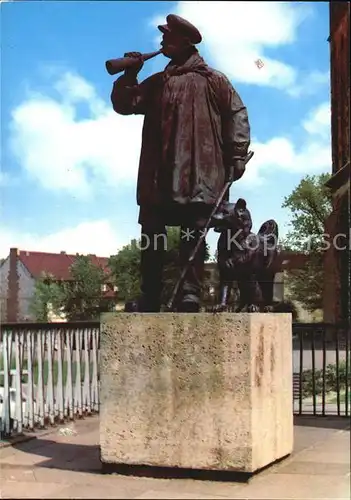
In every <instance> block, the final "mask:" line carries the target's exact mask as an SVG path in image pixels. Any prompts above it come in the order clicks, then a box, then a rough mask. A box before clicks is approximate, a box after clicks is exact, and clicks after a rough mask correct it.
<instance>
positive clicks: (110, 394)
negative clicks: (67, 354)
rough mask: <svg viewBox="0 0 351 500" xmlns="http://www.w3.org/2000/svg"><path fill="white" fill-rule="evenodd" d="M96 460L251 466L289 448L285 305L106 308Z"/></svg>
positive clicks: (290, 406)
mask: <svg viewBox="0 0 351 500" xmlns="http://www.w3.org/2000/svg"><path fill="white" fill-rule="evenodd" d="M100 446H101V461H102V463H105V464H116V465H117V464H128V465H152V466H160V467H181V468H190V469H207V470H222V471H225V470H227V471H229V470H230V471H241V472H247V473H252V472H254V471H256V470H258V469H261V468H262V467H264V466H266V465H268V464H271V463H273V462H274V461H276V460H277V459H280V458H282V457H284V456H286V455H288V454H290V453H291V451H292V449H293V401H292V325H291V315H290V314H268V313H267V314H233V313H232V314H226V313H222V314H210V313H204V314H171V313H164V314H163V313H161V314H140V313H139V314H138V313H136V314H127V313H117V314H116V313H108V314H104V315H103V316H102V322H101V414H100Z"/></svg>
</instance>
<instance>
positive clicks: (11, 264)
mask: <svg viewBox="0 0 351 500" xmlns="http://www.w3.org/2000/svg"><path fill="white" fill-rule="evenodd" d="M76 257H77V256H76V255H68V254H66V253H65V252H61V253H59V254H56V253H45V252H28V251H25V250H18V249H17V248H11V249H10V254H9V256H8V257H7V258H6V259H5V260H4V261H3V262H2V264H1V265H0V318H1V321H3V322H5V321H7V322H21V321H30V320H34V319H35V318H32V316H31V313H30V307H29V306H30V303H31V300H32V297H33V294H34V290H35V282H36V281H37V280H38V279H39V278H41V277H42V276H43V274H49V275H51V276H53V277H54V278H56V279H57V280H58V281H71V279H72V278H71V276H70V266H71V265H72V264H73V262H74V261H75V259H76ZM90 259H91V262H92V263H93V264H94V265H96V266H99V267H101V268H102V269H103V270H104V271H105V273H106V274H107V275H108V274H109V270H108V268H107V263H108V258H107V257H97V256H96V255H90ZM103 287H104V288H103V294H104V298H106V300H111V299H113V298H115V296H116V289H115V287H113V285H111V284H109V283H108V280H107V283H106V284H104V285H103Z"/></svg>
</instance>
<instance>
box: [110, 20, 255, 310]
mask: <svg viewBox="0 0 351 500" xmlns="http://www.w3.org/2000/svg"><path fill="white" fill-rule="evenodd" d="M158 28H159V30H160V31H161V32H162V33H163V38H162V43H161V46H162V53H163V55H165V56H166V57H168V58H169V59H170V60H171V61H170V63H169V64H168V65H167V66H166V68H165V70H164V71H162V72H160V73H156V74H154V75H152V76H150V77H149V78H147V79H146V80H144V81H143V82H142V83H140V84H139V83H138V81H137V74H138V73H139V71H140V70H141V68H142V66H143V62H142V60H141V59H140V60H139V64H138V65H137V66H134V67H132V68H131V69H128V70H126V71H125V73H124V74H123V75H122V76H121V77H120V78H118V80H116V81H115V82H114V85H113V90H112V94H111V100H112V104H113V109H114V110H115V111H116V113H119V114H121V115H131V114H140V115H144V117H145V118H144V126H143V132H142V148H141V156H140V164H139V174H138V184H137V203H138V205H139V207H140V211H139V224H140V225H141V233H142V238H144V239H145V241H146V242H147V243H149V244H145V242H144V243H143V246H142V248H143V250H142V252H141V276H142V284H141V297H140V299H139V310H140V311H141V312H158V311H160V307H161V292H162V270H163V255H164V251H165V244H164V242H165V238H164V237H159V236H160V235H166V227H167V226H180V227H181V238H180V258H181V261H182V263H183V264H185V263H186V262H187V261H188V258H189V255H190V254H191V251H192V250H193V248H194V246H195V245H196V243H197V241H198V239H199V237H200V236H201V229H202V228H203V227H204V226H205V223H206V220H207V219H208V217H209V216H210V213H211V210H212V208H213V207H214V205H215V203H216V200H217V198H218V196H219V194H220V192H221V190H222V188H223V186H224V184H225V182H226V181H228V180H233V181H235V180H237V179H240V177H241V176H242V175H243V173H244V171H245V164H244V159H245V157H246V155H247V153H248V148H249V145H250V126H249V121H248V116H247V110H246V108H245V106H244V105H243V103H242V101H241V99H240V97H239V95H238V94H237V92H236V91H235V90H234V88H233V87H232V85H231V83H230V82H229V80H228V79H227V78H226V76H225V75H223V74H222V73H220V72H218V71H216V70H214V69H212V68H210V67H209V66H208V65H207V64H206V63H205V61H204V60H203V58H202V57H201V56H200V55H199V52H198V50H197V48H196V45H197V44H199V43H200V42H201V41H202V36H201V34H200V32H199V31H198V29H197V28H196V27H195V26H193V25H192V24H191V23H189V22H188V21H186V20H185V19H183V18H181V17H179V16H176V15H173V14H170V15H169V16H167V24H166V25H161V26H159V27H158ZM125 55H126V56H127V57H128V56H130V57H139V56H140V54H139V53H135V52H133V53H128V54H125ZM204 261H205V242H203V247H202V248H200V251H199V252H198V253H197V256H196V258H195V259H194V260H193V261H192V264H191V266H190V268H189V271H188V273H187V275H186V278H185V280H184V282H183V285H182V289H181V292H180V294H179V300H178V305H177V310H178V311H181V312H197V311H199V308H200V294H201V288H202V281H203V274H204Z"/></svg>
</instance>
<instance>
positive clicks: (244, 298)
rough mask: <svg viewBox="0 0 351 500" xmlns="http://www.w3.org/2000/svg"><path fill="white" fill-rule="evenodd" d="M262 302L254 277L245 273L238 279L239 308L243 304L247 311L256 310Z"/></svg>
mask: <svg viewBox="0 0 351 500" xmlns="http://www.w3.org/2000/svg"><path fill="white" fill-rule="evenodd" d="M261 303H262V294H261V290H260V287H259V284H258V282H257V280H256V277H255V276H254V275H252V274H245V276H242V278H241V280H240V309H241V310H242V309H243V308H244V307H245V306H246V307H247V311H248V312H258V311H259V310H260V305H261Z"/></svg>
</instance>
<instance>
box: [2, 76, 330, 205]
mask: <svg viewBox="0 0 351 500" xmlns="http://www.w3.org/2000/svg"><path fill="white" fill-rule="evenodd" d="M56 88H57V91H58V98H57V99H54V98H53V97H48V96H47V95H43V94H39V95H38V94H36V93H34V94H32V95H31V96H30V98H29V100H27V101H24V102H23V103H21V104H20V105H19V106H18V107H17V108H16V109H15V110H14V112H13V114H12V117H13V122H12V124H11V130H12V136H11V143H12V148H13V152H14V154H15V155H16V156H17V158H18V161H19V162H20V164H21V166H22V167H23V168H24V169H25V170H26V171H27V172H28V173H29V174H30V175H31V176H32V177H33V178H34V179H35V180H36V181H37V182H38V183H40V184H41V185H42V186H43V187H44V188H46V189H49V190H66V191H68V192H72V193H74V194H75V195H77V196H78V195H81V196H84V195H88V194H91V193H93V192H94V189H97V188H98V187H99V186H100V185H101V184H105V185H106V186H109V187H110V188H111V189H116V188H121V187H122V188H123V186H125V184H126V183H127V184H131V185H135V183H136V178H137V169H138V163H139V154H140V146H141V128H142V118H141V117H138V116H130V117H128V118H126V117H123V116H119V115H117V114H116V113H114V111H113V110H111V106H110V105H109V106H108V105H107V104H106V103H105V102H104V101H103V100H102V99H101V98H100V97H99V96H98V95H97V94H96V91H95V89H94V87H93V86H92V85H91V84H90V83H89V82H87V81H86V80H84V79H83V78H81V77H80V76H78V75H75V74H72V73H65V74H64V75H63V77H62V78H61V79H59V80H58V83H57V85H56ZM81 104H84V105H86V107H87V110H88V112H89V115H90V116H89V118H85V119H79V118H78V117H77V105H81ZM301 129H303V130H304V131H305V136H304V140H303V141H302V143H301V144H295V143H294V142H293V141H292V140H291V139H288V138H287V137H284V136H277V137H272V138H271V139H270V140H269V141H267V142H265V143H262V142H260V141H258V140H255V139H254V140H253V142H252V149H253V150H254V151H255V156H254V158H253V159H252V160H251V162H250V164H249V165H248V168H247V172H246V174H245V176H244V177H243V178H242V180H240V181H239V182H240V184H241V185H243V186H244V185H247V186H248V187H255V186H257V184H260V183H262V182H263V181H264V178H269V176H270V175H271V174H272V173H273V172H275V171H282V170H284V171H287V172H291V173H293V172H299V173H307V172H314V173H318V172H322V171H326V170H328V171H329V170H330V165H331V151H330V104H329V103H328V102H326V103H323V104H321V105H320V106H318V107H317V108H316V109H315V110H313V111H312V112H310V114H309V115H308V116H307V117H306V119H305V120H304V121H303V122H302V124H301ZM92 179H93V182H92Z"/></svg>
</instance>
